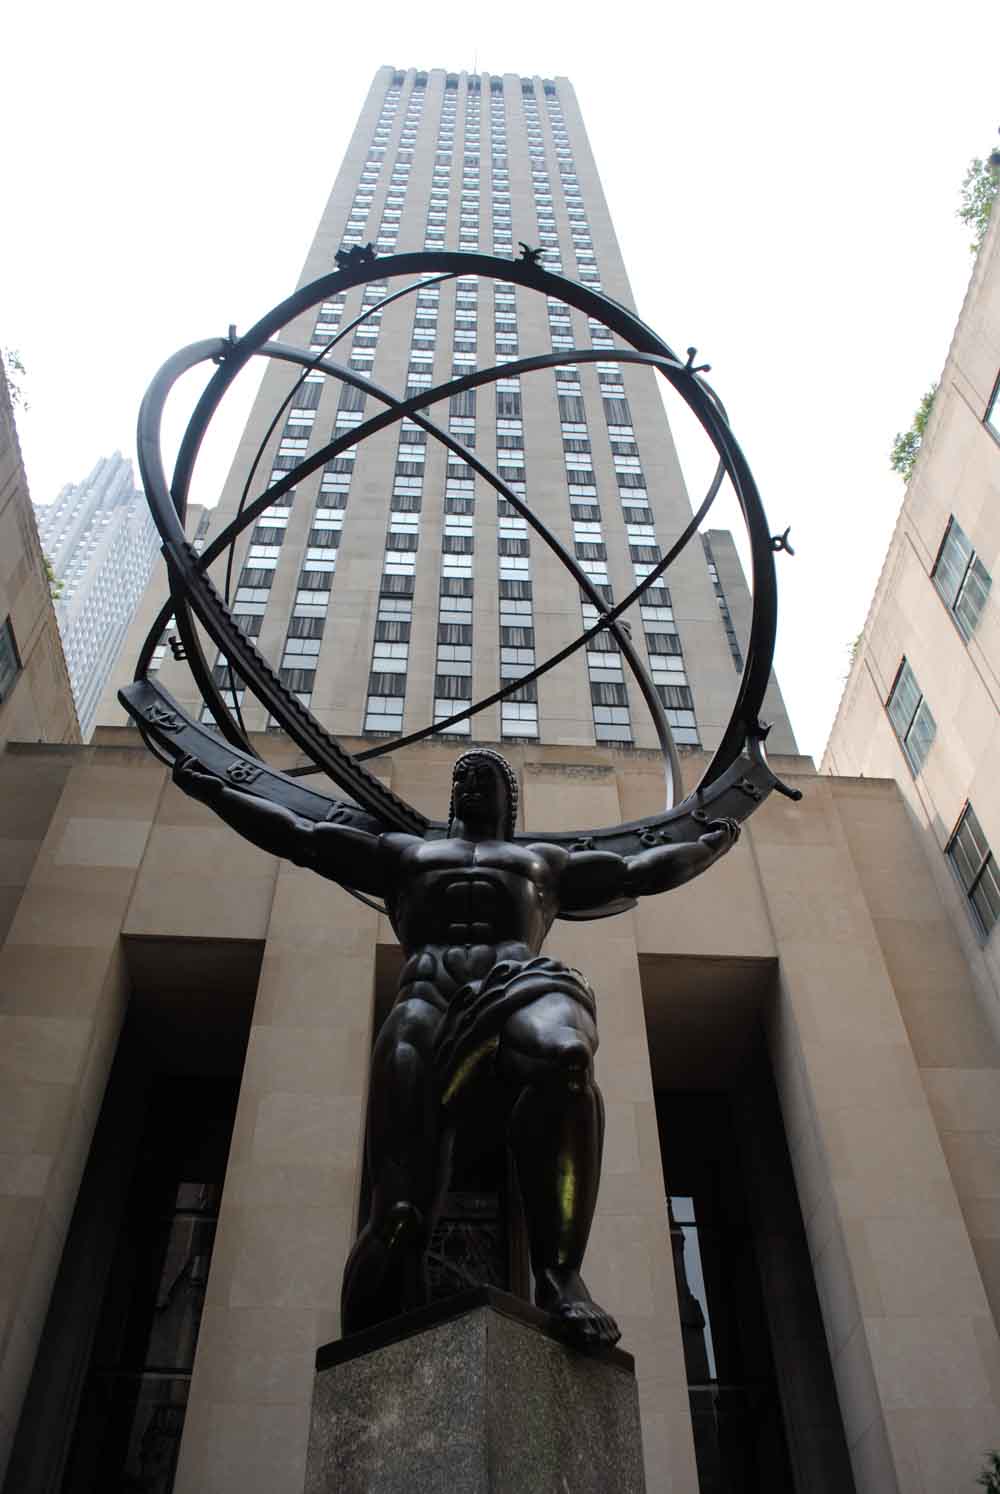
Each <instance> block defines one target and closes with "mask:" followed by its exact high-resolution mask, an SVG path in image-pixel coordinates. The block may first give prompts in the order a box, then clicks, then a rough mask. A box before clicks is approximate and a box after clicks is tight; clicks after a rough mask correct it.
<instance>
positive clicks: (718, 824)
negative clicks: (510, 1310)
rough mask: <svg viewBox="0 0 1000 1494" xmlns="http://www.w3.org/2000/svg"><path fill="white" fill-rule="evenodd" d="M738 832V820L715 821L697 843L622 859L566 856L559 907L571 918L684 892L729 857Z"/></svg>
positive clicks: (604, 854)
mask: <svg viewBox="0 0 1000 1494" xmlns="http://www.w3.org/2000/svg"><path fill="white" fill-rule="evenodd" d="M739 833H740V829H739V825H737V823H736V821H735V820H714V821H713V822H712V823H711V824H710V825H709V827H708V829H707V830H706V832H705V834H704V835H702V836H700V837H699V839H698V840H693V841H683V842H681V843H680V844H679V845H664V846H654V847H652V848H651V849H650V850H648V851H640V852H639V854H638V855H637V856H618V855H616V854H615V853H614V852H613V851H574V852H572V853H570V854H569V855H565V853H562V854H563V855H564V856H565V860H564V862H563V864H562V866H561V868H560V874H559V904H560V907H561V908H562V909H563V910H564V911H565V912H567V913H572V912H574V911H576V910H580V909H584V908H597V907H600V906H601V904H602V903H610V902H614V901H616V900H617V899H618V898H625V897H629V898H632V897H645V896H647V895H648V894H650V893H654V892H666V891H668V890H669V889H670V888H671V887H679V886H680V885H681V884H682V883H683V882H690V880H691V878H692V877H696V876H698V874H699V872H703V871H704V870H705V869H706V867H709V866H711V865H712V862H713V861H718V859H719V857H720V856H724V855H725V853H726V852H727V851H728V850H729V849H730V847H731V846H733V845H735V844H736V841H737V840H738V839H739Z"/></svg>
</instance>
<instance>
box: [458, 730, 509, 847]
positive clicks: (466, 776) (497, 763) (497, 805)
mask: <svg viewBox="0 0 1000 1494" xmlns="http://www.w3.org/2000/svg"><path fill="white" fill-rule="evenodd" d="M516 819H517V778H516V777H515V776H514V770H513V768H512V767H511V765H510V763H509V762H508V761H507V759H506V758H505V757H501V756H500V753H499V752H491V751H490V749H489V748H488V747H473V748H472V750H471V751H470V752H463V753H462V756H461V757H460V758H459V759H458V761H457V762H456V764H455V767H454V770H453V772H452V777H451V804H450V806H449V809H448V826H449V828H450V827H451V824H452V822H453V821H454V820H462V821H463V823H469V822H472V823H479V824H483V823H487V824H491V825H496V827H497V833H498V834H499V835H500V836H502V838H503V839H504V840H512V839H513V837H514V824H515V821H516Z"/></svg>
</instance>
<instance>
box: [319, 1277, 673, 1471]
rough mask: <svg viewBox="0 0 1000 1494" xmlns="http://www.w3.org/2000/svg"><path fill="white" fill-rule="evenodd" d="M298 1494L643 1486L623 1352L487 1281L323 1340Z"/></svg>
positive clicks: (631, 1377) (633, 1398) (629, 1364)
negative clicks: (602, 1347) (571, 1335)
mask: <svg viewBox="0 0 1000 1494" xmlns="http://www.w3.org/2000/svg"><path fill="white" fill-rule="evenodd" d="M316 1369H317V1374H316V1385H315V1389H314V1392H313V1407H312V1423H311V1426H310V1432H309V1458H308V1469H307V1474H306V1486H305V1494H414V1491H418V1490H419V1491H420V1494H643V1491H644V1490H645V1487H646V1486H645V1482H644V1479H643V1472H642V1441H641V1436H640V1431H639V1404H638V1398H637V1394H636V1384H635V1374H634V1368H633V1361H632V1357H631V1355H629V1354H625V1353H623V1352H622V1351H621V1350H617V1349H613V1350H610V1351H606V1352H603V1353H601V1354H599V1355H591V1354H586V1353H583V1352H581V1351H580V1350H577V1349H573V1348H570V1347H569V1346H568V1345H566V1344H565V1343H563V1342H562V1341H561V1340H560V1339H559V1338H558V1337H557V1336H556V1335H555V1334H554V1333H553V1331H552V1328H551V1319H550V1318H549V1317H548V1316H547V1315H546V1314H544V1313H541V1312H538V1311H537V1310H536V1309H535V1308H533V1307H529V1306H528V1305H527V1304H526V1303H524V1302H521V1301H520V1300H518V1299H517V1298H515V1297H510V1296H508V1295H507V1294H506V1293H504V1292H497V1291H494V1290H493V1289H492V1288H488V1287H481V1288H476V1289H475V1290H473V1291H470V1292H465V1293H463V1294H461V1295H460V1296H457V1297H452V1298H450V1299H449V1300H448V1301H446V1302H443V1303H439V1304H436V1305H435V1306H434V1307H432V1308H427V1309H425V1310H423V1311H421V1312H415V1313H409V1314H407V1315H406V1316H405V1317H402V1318H396V1319H394V1320H393V1321H392V1322H391V1323H385V1324H382V1325H381V1326H380V1327H379V1328H377V1329H373V1330H372V1331H371V1332H368V1333H361V1334H356V1335H355V1336H353V1337H352V1338H349V1339H343V1340H340V1341H339V1342H337V1343H333V1344H329V1345H327V1346H326V1348H323V1349H320V1351H319V1353H318V1354H317V1355H316Z"/></svg>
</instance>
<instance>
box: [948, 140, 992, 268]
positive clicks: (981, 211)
mask: <svg viewBox="0 0 1000 1494" xmlns="http://www.w3.org/2000/svg"><path fill="white" fill-rule="evenodd" d="M998 157H1000V152H998V151H994V152H993V155H992V156H991V157H990V158H989V160H986V161H981V160H980V159H979V157H978V156H976V158H975V160H974V161H973V162H972V163H971V164H970V166H969V169H968V171H967V172H966V173H965V179H964V181H963V182H962V199H961V205H960V206H959V209H958V216H959V218H960V219H961V220H962V222H963V223H964V224H965V226H966V228H969V229H971V230H972V242H971V243H970V245H969V248H970V249H971V251H972V253H973V254H978V253H979V249H980V247H981V245H982V242H983V240H984V239H985V237H986V230H987V228H989V226H990V212H991V210H992V207H993V200H994V198H995V197H996V195H997V189H998V187H1000V171H998V169H997V167H998V166H1000V160H998V159H997V158H998Z"/></svg>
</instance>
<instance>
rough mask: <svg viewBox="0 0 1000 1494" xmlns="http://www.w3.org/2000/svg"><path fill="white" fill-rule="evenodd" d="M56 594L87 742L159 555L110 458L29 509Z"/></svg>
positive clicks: (128, 478) (141, 505) (148, 523)
mask: <svg viewBox="0 0 1000 1494" xmlns="http://www.w3.org/2000/svg"><path fill="white" fill-rule="evenodd" d="M36 517H37V519H38V531H39V534H40V536H41V541H42V547H43V549H44V551H45V554H46V557H47V559H48V561H49V563H50V564H51V566H52V570H53V573H54V575H55V578H56V582H57V586H58V592H57V602H56V616H57V617H58V619H59V631H60V633H61V634H62V640H63V648H64V649H65V652H66V663H67V665H68V667H69V677H70V681H71V683H72V686H73V698H74V700H75V701H76V709H77V715H78V716H79V718H80V730H81V732H82V733H83V739H84V741H87V740H88V738H89V737H90V734H91V732H92V730H93V727H94V718H95V716H96V714H97V706H98V702H99V701H100V698H101V692H102V690H103V688H104V684H105V681H106V680H107V678H108V675H109V674H110V673H111V670H112V668H113V666H114V662H115V660H116V659H117V657H118V652H119V650H120V648H121V645H122V640H123V639H124V637H125V634H126V632H127V631H128V625H129V623H130V622H131V620H132V615H133V613H134V612H135V609H136V607H137V606H138V604H139V601H140V599H141V597H142V594H143V592H144V591H145V589H146V584H147V582H148V581H149V578H150V574H151V572H152V568H153V562H154V560H155V559H156V555H157V551H158V541H157V535H156V528H155V526H154V524H153V521H152V518H151V517H150V514H149V510H148V508H147V506H146V500H145V498H144V497H143V495H142V493H141V492H140V491H139V490H138V489H137V488H136V485H135V478H134V476H133V472H132V463H131V462H130V461H127V460H126V459H125V457H123V456H122V454H121V452H119V451H116V452H115V454H114V456H112V457H102V458H101V460H100V461H99V462H98V463H97V465H96V467H95V468H94V470H93V471H92V472H91V473H90V475H89V477H87V478H85V479H84V481H83V482H81V483H68V484H67V485H66V487H64V488H63V490H62V492H61V493H60V494H59V496H58V498H56V500H55V502H54V503H49V504H46V505H45V506H44V507H43V506H41V505H40V506H38V508H37V509H36Z"/></svg>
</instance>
